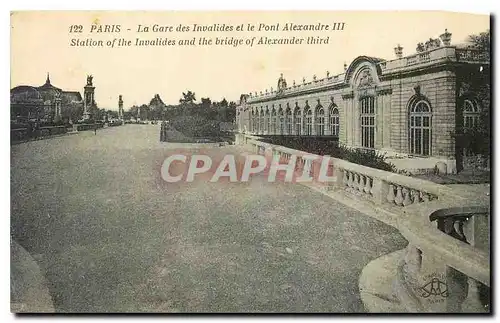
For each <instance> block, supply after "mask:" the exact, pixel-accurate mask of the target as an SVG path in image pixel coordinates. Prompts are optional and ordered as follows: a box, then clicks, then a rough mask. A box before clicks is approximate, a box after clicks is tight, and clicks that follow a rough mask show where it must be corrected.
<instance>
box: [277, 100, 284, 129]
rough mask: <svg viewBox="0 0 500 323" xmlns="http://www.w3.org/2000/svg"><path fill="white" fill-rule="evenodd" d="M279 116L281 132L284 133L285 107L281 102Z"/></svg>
mask: <svg viewBox="0 0 500 323" xmlns="http://www.w3.org/2000/svg"><path fill="white" fill-rule="evenodd" d="M278 118H279V134H280V135H282V134H283V133H284V127H285V125H284V124H285V120H284V117H283V109H282V108H281V104H280V108H279V110H278Z"/></svg>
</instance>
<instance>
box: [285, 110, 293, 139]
mask: <svg viewBox="0 0 500 323" xmlns="http://www.w3.org/2000/svg"><path fill="white" fill-rule="evenodd" d="M285 114H286V119H285V120H286V133H287V134H288V135H291V134H293V123H292V122H293V119H292V110H290V107H288V108H286V112H285Z"/></svg>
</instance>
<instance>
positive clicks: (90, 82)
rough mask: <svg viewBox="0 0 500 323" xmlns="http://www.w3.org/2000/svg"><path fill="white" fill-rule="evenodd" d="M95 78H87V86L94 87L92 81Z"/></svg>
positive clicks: (89, 76)
mask: <svg viewBox="0 0 500 323" xmlns="http://www.w3.org/2000/svg"><path fill="white" fill-rule="evenodd" d="M93 78H94V77H93V76H92V75H88V76H87V85H90V86H92V79H93Z"/></svg>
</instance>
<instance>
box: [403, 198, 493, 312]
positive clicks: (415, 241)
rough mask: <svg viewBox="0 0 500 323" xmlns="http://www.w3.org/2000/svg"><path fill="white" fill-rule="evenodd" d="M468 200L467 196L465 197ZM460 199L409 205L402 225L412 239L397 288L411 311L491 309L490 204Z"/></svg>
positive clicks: (407, 237)
mask: <svg viewBox="0 0 500 323" xmlns="http://www.w3.org/2000/svg"><path fill="white" fill-rule="evenodd" d="M462 203H463V202H462ZM471 204H474V201H469V202H467V204H466V205H464V206H458V205H460V202H459V201H448V202H447V203H442V202H441V203H438V202H437V201H435V202H433V203H429V204H428V205H426V206H425V207H419V208H414V207H412V208H408V209H407V210H405V211H406V212H405V215H404V216H402V217H400V218H399V219H398V228H399V230H400V232H401V234H402V235H403V236H404V237H405V238H406V239H407V240H408V242H409V244H408V247H407V248H406V253H405V255H404V257H403V259H401V261H400V264H399V266H398V273H397V277H396V280H395V289H396V290H395V292H396V293H397V295H398V297H399V299H400V300H401V301H402V303H403V304H404V305H405V306H406V308H407V310H408V311H410V312H450V313H459V312H472V313H483V312H488V311H489V306H490V305H489V304H490V263H489V258H490V257H489V241H490V239H489V235H490V231H489V213H490V210H489V205H481V204H479V205H471Z"/></svg>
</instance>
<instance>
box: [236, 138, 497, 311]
mask: <svg viewBox="0 0 500 323" xmlns="http://www.w3.org/2000/svg"><path fill="white" fill-rule="evenodd" d="M238 136H239V137H238V139H237V141H236V143H237V144H238V143H239V144H241V145H244V146H245V147H246V148H247V149H248V150H250V151H252V152H254V153H256V154H261V155H265V156H266V157H272V156H276V155H277V156H279V159H280V162H281V163H288V162H289V161H290V158H291V157H292V155H295V156H297V164H296V167H295V170H296V171H299V172H300V171H301V170H303V169H304V166H305V165H306V163H312V165H311V168H310V169H311V174H317V173H316V172H317V171H318V167H317V165H318V163H317V162H316V161H313V162H311V161H310V159H309V158H306V156H307V157H313V158H314V157H316V158H317V159H318V160H321V156H317V155H312V154H308V153H305V152H302V151H298V150H294V149H290V148H286V147H282V146H276V145H272V144H268V143H264V142H261V141H260V140H259V139H260V138H259V137H256V136H249V135H242V134H239V135H238ZM328 176H332V177H333V178H334V179H335V181H333V182H327V183H316V184H317V185H319V186H320V187H321V188H322V189H323V190H324V191H325V192H327V194H329V195H331V196H332V197H334V198H336V199H337V200H339V201H340V202H343V203H348V205H350V206H351V207H354V208H357V207H358V206H359V205H364V206H366V207H364V208H363V210H362V211H363V212H365V211H366V212H368V213H369V215H372V216H374V217H376V218H378V219H380V220H382V221H384V222H386V223H387V224H390V225H392V226H394V227H396V228H397V229H399V230H400V232H401V234H402V235H403V236H404V237H405V238H406V239H407V240H408V242H409V244H408V246H407V248H406V252H405V255H404V258H403V259H401V260H400V264H399V265H398V273H397V277H395V283H396V284H395V286H396V291H397V295H398V298H399V300H400V302H401V303H402V304H403V305H404V306H405V307H406V309H407V310H408V311H410V312H463V311H465V312H484V311H486V310H487V309H488V308H487V307H488V305H487V301H485V300H484V299H485V296H484V295H487V294H488V293H489V292H488V288H489V286H490V281H489V275H490V266H489V255H488V253H489V249H487V246H488V245H489V243H488V241H489V238H485V235H486V237H488V235H489V225H488V221H487V219H488V217H485V216H484V215H485V214H486V213H489V202H488V201H485V200H482V199H478V198H477V195H475V194H474V193H471V192H468V191H465V190H462V189H458V188H450V187H448V186H444V185H440V184H436V183H433V182H429V181H425V180H420V179H416V178H412V177H408V176H403V175H400V174H395V173H391V172H387V171H382V170H378V169H373V168H370V167H366V166H362V165H358V164H354V163H350V162H347V161H345V160H341V159H337V158H330V159H329V165H328ZM307 185H310V184H307ZM348 199H350V200H351V201H355V202H354V203H350V202H348ZM349 203H350V204H349ZM381 213H384V214H389V216H386V215H383V216H381V215H380V214H381ZM478 215H479V216H478ZM464 227H465V229H464V230H462V229H463V228H464ZM457 228H458V229H457ZM485 290H486V292H485ZM431 296H432V297H431Z"/></svg>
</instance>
